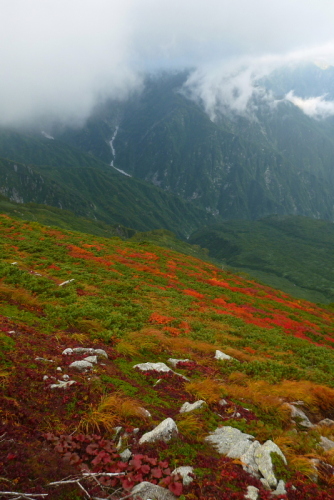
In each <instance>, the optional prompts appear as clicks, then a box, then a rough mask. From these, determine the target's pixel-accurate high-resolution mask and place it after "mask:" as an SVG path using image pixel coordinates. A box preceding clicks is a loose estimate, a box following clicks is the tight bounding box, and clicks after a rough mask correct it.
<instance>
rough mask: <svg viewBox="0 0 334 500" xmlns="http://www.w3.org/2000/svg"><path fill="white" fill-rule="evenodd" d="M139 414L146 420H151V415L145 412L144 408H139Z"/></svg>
mask: <svg viewBox="0 0 334 500" xmlns="http://www.w3.org/2000/svg"><path fill="white" fill-rule="evenodd" d="M139 410H140V412H141V413H142V415H143V416H144V417H146V418H152V415H151V413H150V412H149V411H148V410H146V408H139Z"/></svg>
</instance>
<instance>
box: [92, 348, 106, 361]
mask: <svg viewBox="0 0 334 500" xmlns="http://www.w3.org/2000/svg"><path fill="white" fill-rule="evenodd" d="M94 354H96V356H100V357H101V358H106V359H108V354H107V353H106V351H105V350H104V349H94Z"/></svg>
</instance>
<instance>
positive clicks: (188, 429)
mask: <svg viewBox="0 0 334 500" xmlns="http://www.w3.org/2000/svg"><path fill="white" fill-rule="evenodd" d="M177 427H178V429H179V432H180V433H181V434H182V435H183V436H184V437H185V438H186V439H191V440H192V441H193V442H197V443H199V442H203V439H204V437H205V434H206V433H205V430H204V425H203V421H201V419H200V417H199V416H198V415H194V414H192V413H184V414H182V416H180V417H179V418H178V420H177Z"/></svg>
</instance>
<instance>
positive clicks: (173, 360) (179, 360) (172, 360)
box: [167, 358, 190, 368]
mask: <svg viewBox="0 0 334 500" xmlns="http://www.w3.org/2000/svg"><path fill="white" fill-rule="evenodd" d="M189 361H190V359H174V358H169V359H167V363H169V364H170V365H172V366H173V367H174V368H176V365H177V364H178V363H186V362H189Z"/></svg>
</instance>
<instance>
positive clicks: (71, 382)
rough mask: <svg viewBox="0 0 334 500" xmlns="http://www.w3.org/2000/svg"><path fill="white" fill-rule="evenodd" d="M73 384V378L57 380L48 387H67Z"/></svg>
mask: <svg viewBox="0 0 334 500" xmlns="http://www.w3.org/2000/svg"><path fill="white" fill-rule="evenodd" d="M73 384H76V382H75V380H69V381H68V382H65V381H64V380H58V384H51V385H50V389H67V387H70V386H71V385H73Z"/></svg>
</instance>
